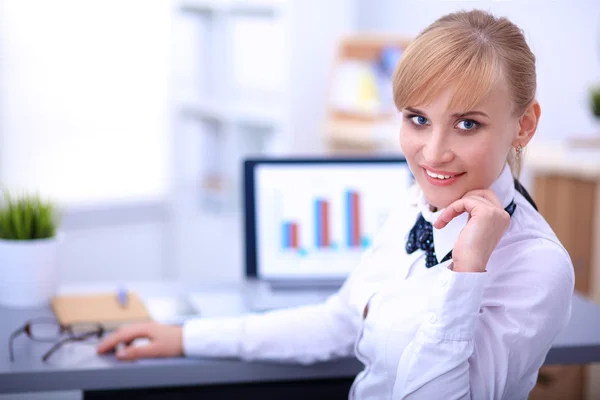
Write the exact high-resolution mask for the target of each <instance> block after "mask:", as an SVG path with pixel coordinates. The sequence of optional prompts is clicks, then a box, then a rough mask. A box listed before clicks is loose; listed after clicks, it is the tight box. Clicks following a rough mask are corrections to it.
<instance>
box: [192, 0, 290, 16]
mask: <svg viewBox="0 0 600 400" xmlns="http://www.w3.org/2000/svg"><path fill="white" fill-rule="evenodd" d="M284 2H285V0H251V1H249V0H246V1H243V0H185V1H182V2H181V9H182V10H184V11H191V12H203V13H209V12H223V13H232V14H246V15H264V16H270V15H273V14H275V13H276V12H278V11H279V10H280V8H281V6H282V5H283V4H284Z"/></svg>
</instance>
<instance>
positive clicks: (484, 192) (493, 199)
mask: <svg viewBox="0 0 600 400" xmlns="http://www.w3.org/2000/svg"><path fill="white" fill-rule="evenodd" d="M471 196H476V197H482V198H484V199H485V200H487V201H489V202H490V203H491V204H493V205H494V206H496V207H500V208H503V207H502V202H501V201H500V199H499V198H498V196H496V193H494V191H493V190H491V189H478V190H471V191H470V192H467V193H466V194H465V195H464V196H463V197H462V198H463V199H464V198H465V197H471Z"/></svg>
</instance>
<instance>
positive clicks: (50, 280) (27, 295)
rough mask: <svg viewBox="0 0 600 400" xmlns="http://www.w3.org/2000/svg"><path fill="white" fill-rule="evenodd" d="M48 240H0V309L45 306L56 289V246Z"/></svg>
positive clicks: (57, 241)
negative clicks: (0, 307)
mask: <svg viewBox="0 0 600 400" xmlns="http://www.w3.org/2000/svg"><path fill="white" fill-rule="evenodd" d="M59 242H60V235H59V236H57V237H54V238H50V239H38V240H3V239H0V306H4V307H11V308H38V307H44V306H48V305H49V304H50V300H51V299H52V297H53V296H54V295H55V294H56V291H57V287H58V244H59Z"/></svg>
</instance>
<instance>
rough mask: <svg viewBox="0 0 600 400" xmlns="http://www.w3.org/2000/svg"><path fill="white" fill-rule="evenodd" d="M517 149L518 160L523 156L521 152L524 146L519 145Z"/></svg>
mask: <svg viewBox="0 0 600 400" xmlns="http://www.w3.org/2000/svg"><path fill="white" fill-rule="evenodd" d="M515 150H516V152H517V154H516V155H517V160H518V159H519V158H521V152H522V151H523V146H521V145H518V146H517V148H516V149H515Z"/></svg>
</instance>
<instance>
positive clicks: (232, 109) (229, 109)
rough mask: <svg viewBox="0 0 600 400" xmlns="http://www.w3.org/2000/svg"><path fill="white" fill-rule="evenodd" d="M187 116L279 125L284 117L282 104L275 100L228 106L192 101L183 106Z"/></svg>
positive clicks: (219, 103)
mask: <svg viewBox="0 0 600 400" xmlns="http://www.w3.org/2000/svg"><path fill="white" fill-rule="evenodd" d="M182 112H183V114H184V115H185V116H189V117H193V118H204V119H213V120H217V121H221V122H229V123H239V124H256V125H279V124H281V123H282V121H283V119H284V115H283V109H282V107H281V105H279V104H276V103H275V102H265V101H249V100H248V101H244V102H238V103H237V104H233V105H231V106H226V105H225V104H223V102H218V101H191V102H187V103H186V104H185V105H184V106H183V107H182Z"/></svg>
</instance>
